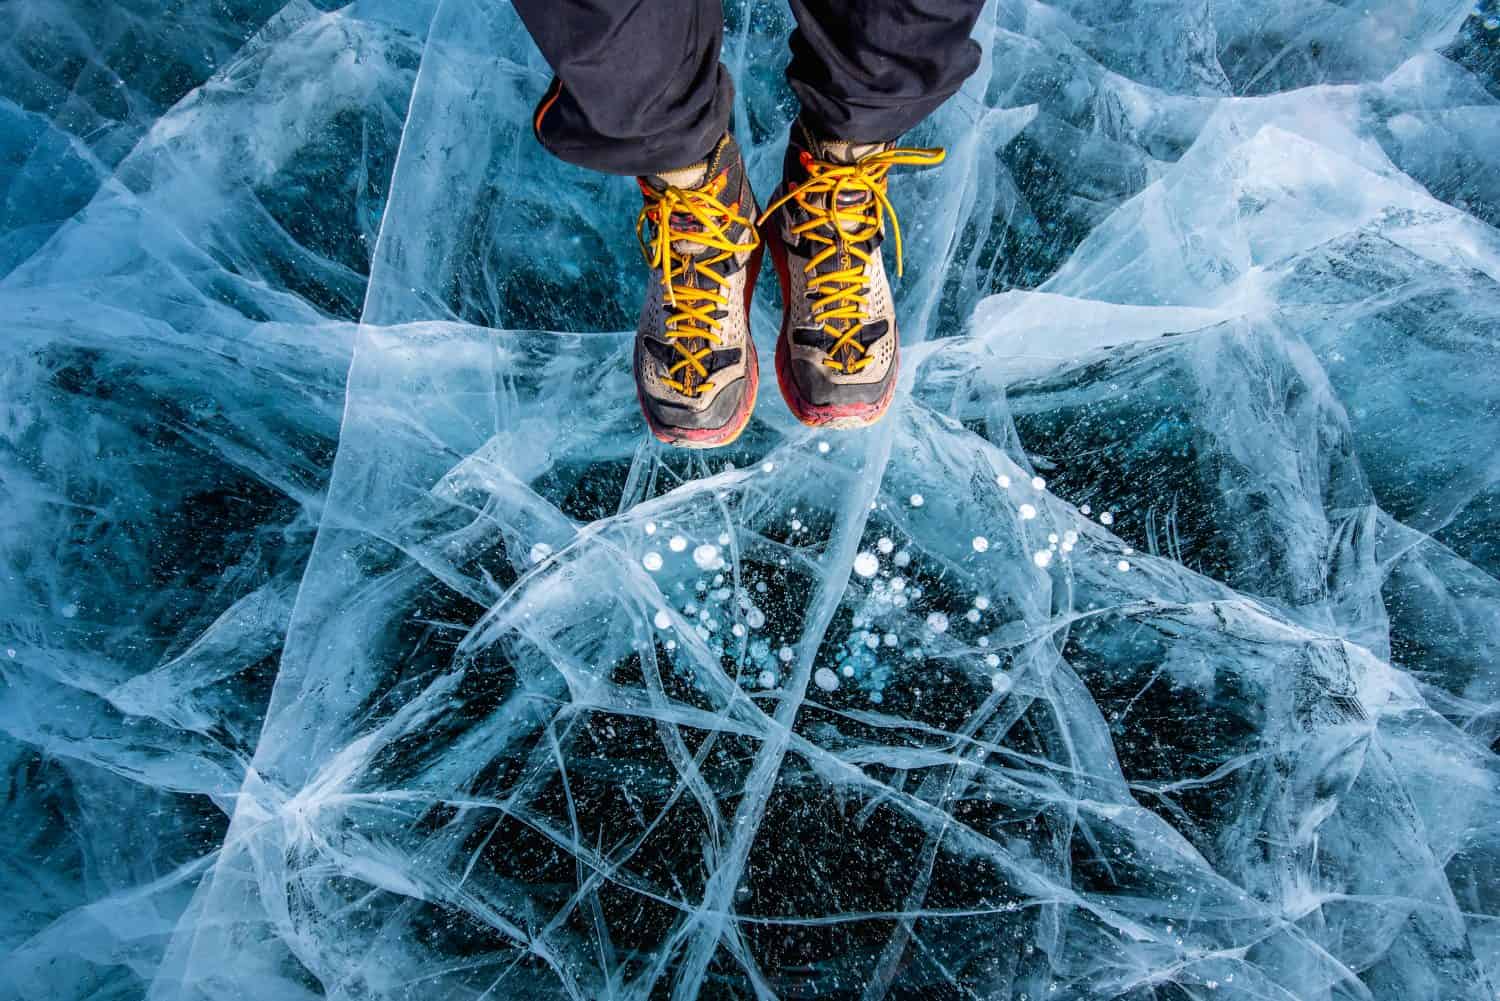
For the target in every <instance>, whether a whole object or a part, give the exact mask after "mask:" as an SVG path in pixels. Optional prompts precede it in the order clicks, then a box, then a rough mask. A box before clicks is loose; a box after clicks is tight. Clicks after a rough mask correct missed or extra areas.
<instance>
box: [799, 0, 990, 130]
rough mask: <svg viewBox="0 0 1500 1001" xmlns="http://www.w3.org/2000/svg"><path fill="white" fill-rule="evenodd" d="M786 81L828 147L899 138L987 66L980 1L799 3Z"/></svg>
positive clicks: (834, 0) (807, 0)
mask: <svg viewBox="0 0 1500 1001" xmlns="http://www.w3.org/2000/svg"><path fill="white" fill-rule="evenodd" d="M791 5H792V12H793V13H794V14H796V16H797V30H796V31H795V32H793V33H792V62H791V65H790V66H788V67H787V71H786V76H787V80H788V81H789V82H790V83H791V85H792V90H794V91H795V92H796V94H797V98H798V100H800V101H801V102H802V121H803V123H804V124H806V125H807V127H808V128H809V129H810V130H812V132H813V133H814V134H815V135H818V136H821V137H823V138H827V139H847V140H852V141H854V142H876V141H884V140H888V139H895V138H896V137H897V136H899V135H900V134H901V133H903V132H905V131H906V130H907V129H909V128H911V127H912V126H914V125H916V124H917V123H918V122H920V121H921V120H922V119H924V118H926V117H927V116H928V115H930V114H932V112H934V111H936V110H937V107H938V105H940V104H942V103H943V102H944V101H946V100H947V99H948V98H950V97H952V96H953V95H954V93H956V92H957V91H958V88H959V87H960V86H962V85H963V82H964V80H965V79H967V78H968V76H969V74H971V73H973V72H974V70H975V68H977V67H978V65H979V56H980V50H979V45H978V44H977V43H976V42H975V41H974V40H973V39H972V38H970V37H969V33H970V32H971V31H973V29H974V22H975V21H977V20H978V19H979V12H980V9H981V8H982V7H983V6H984V4H983V2H982V0H791Z"/></svg>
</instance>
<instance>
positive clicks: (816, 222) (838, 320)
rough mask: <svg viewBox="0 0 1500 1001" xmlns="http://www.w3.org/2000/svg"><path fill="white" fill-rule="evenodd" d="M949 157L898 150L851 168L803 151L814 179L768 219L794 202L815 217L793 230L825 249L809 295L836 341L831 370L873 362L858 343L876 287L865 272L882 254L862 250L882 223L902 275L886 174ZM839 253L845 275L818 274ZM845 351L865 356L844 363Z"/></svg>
mask: <svg viewBox="0 0 1500 1001" xmlns="http://www.w3.org/2000/svg"><path fill="white" fill-rule="evenodd" d="M946 155H947V154H946V153H945V151H943V150H941V149H903V148H896V149H887V150H882V151H880V152H878V153H870V154H868V155H866V156H862V157H860V158H859V159H858V160H855V161H854V162H853V163H847V164H846V163H830V162H828V161H824V160H815V159H813V158H812V157H811V156H810V155H809V154H807V153H803V154H802V166H803V167H804V168H805V169H806V170H807V173H808V178H807V180H806V181H804V182H802V184H800V185H798V186H797V187H795V188H792V189H790V190H789V191H787V193H786V194H784V195H782V196H781V197H780V198H778V199H776V200H775V201H774V202H772V203H771V204H770V205H768V206H767V207H766V210H765V212H764V213H762V214H761V219H762V220H765V219H769V218H770V216H771V213H773V212H775V211H776V210H777V209H779V208H781V207H782V206H783V205H786V204H787V203H788V202H792V201H795V202H796V203H797V206H798V207H799V208H800V209H802V211H803V212H806V213H807V215H808V220H807V221H806V222H804V223H799V224H798V225H796V226H793V227H792V228H791V234H792V236H794V237H806V238H807V239H808V240H811V241H813V242H814V243H821V244H825V245H826V246H824V247H823V249H822V250H819V251H818V252H817V253H816V254H814V255H813V256H812V258H811V259H810V260H809V261H808V262H807V263H806V264H805V265H803V267H802V270H803V271H804V272H805V273H806V274H807V276H808V279H807V291H808V293H809V294H810V295H812V296H815V297H816V298H814V299H813V302H812V316H813V319H814V320H815V321H817V322H818V323H819V324H821V325H822V327H823V330H824V332H825V333H827V334H828V335H829V336H830V337H832V338H833V345H832V346H831V347H829V348H828V350H827V351H826V352H825V357H824V359H823V363H824V364H825V365H828V366H829V367H830V368H833V369H835V370H837V371H839V372H842V373H844V374H850V373H854V372H858V371H859V370H860V369H862V368H864V367H865V366H866V365H868V364H870V362H872V361H874V359H873V358H872V357H870V355H869V353H868V351H867V349H866V348H865V346H864V345H863V344H861V343H859V341H858V340H857V339H856V338H857V337H858V336H859V331H860V328H861V327H862V326H863V325H864V324H865V323H866V322H867V321H868V320H869V319H870V317H869V313H868V312H867V310H868V306H869V303H868V298H869V287H868V285H867V283H866V280H865V275H864V270H865V267H866V266H867V265H869V264H870V263H872V261H873V260H874V257H873V255H874V254H875V253H878V250H876V249H875V248H870V249H868V250H867V249H864V247H863V246H862V245H863V244H867V243H869V242H870V241H871V240H872V239H874V238H875V236H876V234H878V233H879V232H880V228H881V222H882V220H883V219H887V218H888V219H890V222H891V234H892V236H893V237H894V238H895V244H896V274H898V275H899V274H901V224H900V223H899V222H897V220H896V210H895V208H894V207H893V206H892V205H891V201H890V199H889V198H888V197H886V193H885V191H886V174H888V173H890V171H891V168H892V167H899V166H914V167H931V166H936V165H937V164H939V163H942V162H943V157H944V156H946ZM846 192H869V194H870V196H871V197H869V198H866V199H862V200H860V201H859V202H857V203H856V204H853V205H840V204H839V200H840V199H839V196H840V195H842V194H844V193H846ZM814 199H819V200H820V201H821V202H822V203H823V204H818V202H817V201H814ZM846 227H847V228H846ZM834 254H838V255H839V268H838V270H836V271H829V272H827V273H826V274H821V275H820V274H815V273H814V272H816V271H817V269H818V265H820V264H822V263H823V262H824V261H826V260H828V259H829V258H830V257H832V256H833V255H834ZM846 348H853V349H855V350H857V351H858V352H859V354H860V355H861V357H859V358H856V359H853V360H849V361H841V360H840V359H839V358H838V355H839V353H840V352H841V351H843V350H844V349H846Z"/></svg>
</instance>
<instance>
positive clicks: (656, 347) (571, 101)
mask: <svg viewBox="0 0 1500 1001" xmlns="http://www.w3.org/2000/svg"><path fill="white" fill-rule="evenodd" d="M516 7H517V9H518V10H519V12H520V14H521V19H522V20H523V21H524V22H525V23H526V26H527V28H528V29H529V30H530V31H531V34H532V37H533V38H534V39H535V40H536V43H537V47H538V48H540V49H541V50H542V54H543V55H544V56H545V57H546V58H547V61H548V62H549V63H550V64H551V65H552V68H553V71H554V73H556V78H555V79H554V80H553V81H552V86H551V87H550V88H548V90H547V93H546V95H544V96H543V98H542V100H541V103H540V104H538V105H537V109H536V112H535V114H534V116H533V119H532V125H533V128H534V130H535V132H536V137H537V139H538V140H539V141H540V142H541V143H542V145H543V146H545V147H546V148H547V149H549V150H551V151H552V152H553V153H555V154H556V155H557V156H559V157H561V158H562V159H564V160H567V161H569V162H570V163H575V164H578V165H579V166H583V167H589V168H592V169H594V170H601V171H605V172H608V173H614V174H634V175H636V178H637V183H638V184H639V185H640V189H641V197H642V199H643V204H642V207H641V211H640V214H639V215H638V216H637V218H636V235H637V237H638V238H639V239H640V241H641V250H642V252H643V253H644V255H645V258H646V263H647V266H648V269H649V273H648V276H647V280H646V290H645V291H646V295H645V301H644V303H643V304H642V306H641V315H640V320H639V322H638V323H637V325H636V339H635V358H634V362H633V367H634V371H635V384H636V395H637V397H638V399H639V402H640V405H641V411H642V413H643V415H644V416H645V418H646V424H647V426H648V427H649V428H650V429H651V432H652V434H654V435H655V436H656V437H657V438H658V439H660V440H661V441H664V442H667V443H669V444H673V445H679V446H683V447H686V448H713V447H716V446H719V445H727V444H729V443H730V442H732V441H734V440H735V439H736V438H737V437H739V435H740V433H741V432H742V431H744V429H745V427H746V425H747V424H748V423H749V422H750V415H751V411H752V410H753V409H754V407H755V398H756V392H757V389H758V386H759V366H758V365H757V362H756V357H755V342H754V341H753V340H752V339H751V338H750V294H751V291H752V290H753V289H754V287H755V275H756V270H757V269H758V267H759V265H760V251H761V246H760V238H759V236H758V234H757V232H756V229H755V220H756V218H757V216H758V211H757V208H756V203H755V195H754V193H753V192H752V191H751V190H750V183H749V179H748V178H747V177H746V175H745V164H744V161H743V159H742V158H741V157H740V152H739V147H738V146H737V145H736V144H735V141H734V137H733V136H731V135H730V134H729V118H730V110H731V108H732V105H733V100H734V88H733V86H732V85H731V83H730V80H729V74H728V72H727V71H726V70H725V69H724V67H723V66H722V65H721V64H720V63H719V46H720V40H721V38H722V36H723V32H724V16H723V10H722V8H721V7H720V0H516Z"/></svg>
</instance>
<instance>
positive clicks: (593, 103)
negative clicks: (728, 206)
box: [515, 0, 734, 175]
mask: <svg viewBox="0 0 1500 1001" xmlns="http://www.w3.org/2000/svg"><path fill="white" fill-rule="evenodd" d="M515 5H516V11H517V13H519V14H520V16H521V20H522V21H523V22H524V23H525V25H526V28H527V30H528V31H530V32H531V37H532V38H533V39H534V40H535V41H536V44H537V48H539V49H541V51H542V55H543V56H544V57H545V58H546V60H547V62H548V64H549V65H551V67H552V70H553V73H554V74H555V78H554V79H553V81H552V86H551V87H549V88H548V89H547V92H546V94H545V95H544V96H543V97H542V100H541V102H540V103H539V104H538V105H537V107H536V111H535V113H534V114H533V116H532V126H533V129H534V130H535V132H536V137H537V139H538V140H539V141H540V142H541V144H542V145H543V146H545V147H546V148H547V149H548V150H550V151H551V152H552V153H554V154H556V155H557V156H558V157H560V158H561V159H563V160H566V161H568V162H569V163H574V164H578V165H579V166H582V167H588V168H590V169H592V170H600V171H604V172H606V173H611V174H636V175H642V174H653V173H661V172H663V171H668V170H673V169H676V168H680V167H685V166H687V165H689V164H692V163H696V162H698V161H701V160H703V159H704V158H706V157H707V156H708V154H709V153H710V152H711V151H712V150H713V149H714V146H715V144H716V143H717V142H718V141H719V139H720V138H721V137H722V136H723V135H724V133H725V131H726V130H727V129H728V128H729V116H730V110H731V108H732V106H733V103H734V86H733V84H732V82H731V81H730V78H729V73H728V71H727V70H725V68H724V67H723V66H722V65H721V64H720V62H719V45H720V39H721V37H722V35H723V31H724V14H723V10H722V8H721V6H720V3H719V0H635V2H624V0H619V2H616V0H515Z"/></svg>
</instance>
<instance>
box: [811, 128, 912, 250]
mask: <svg viewBox="0 0 1500 1001" xmlns="http://www.w3.org/2000/svg"><path fill="white" fill-rule="evenodd" d="M806 138H807V149H808V152H809V153H811V154H812V156H813V158H814V159H816V160H822V161H824V162H825V163H836V164H840V165H848V164H852V163H854V162H855V161H857V160H859V158H860V157H863V156H869V155H870V154H871V153H880V152H883V151H885V150H888V149H890V148H891V147H892V146H894V145H895V143H892V142H871V143H858V142H851V141H849V140H846V139H819V138H817V137H815V136H813V135H811V134H808V135H807V136H806ZM874 197H875V196H874V195H873V194H871V193H870V192H869V191H867V190H864V189H861V188H856V189H853V190H848V191H843V192H841V193H840V194H839V206H840V207H841V208H850V207H852V206H855V205H863V204H865V203H867V202H869V201H871V200H873V199H874ZM813 200H814V201H815V202H817V203H820V204H824V205H826V204H827V201H826V196H819V197H818V198H816V199H813ZM840 228H841V229H843V230H844V232H846V233H855V232H858V231H859V230H860V229H861V228H862V226H861V224H860V223H857V222H845V223H843V224H842V226H841V227H840Z"/></svg>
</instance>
